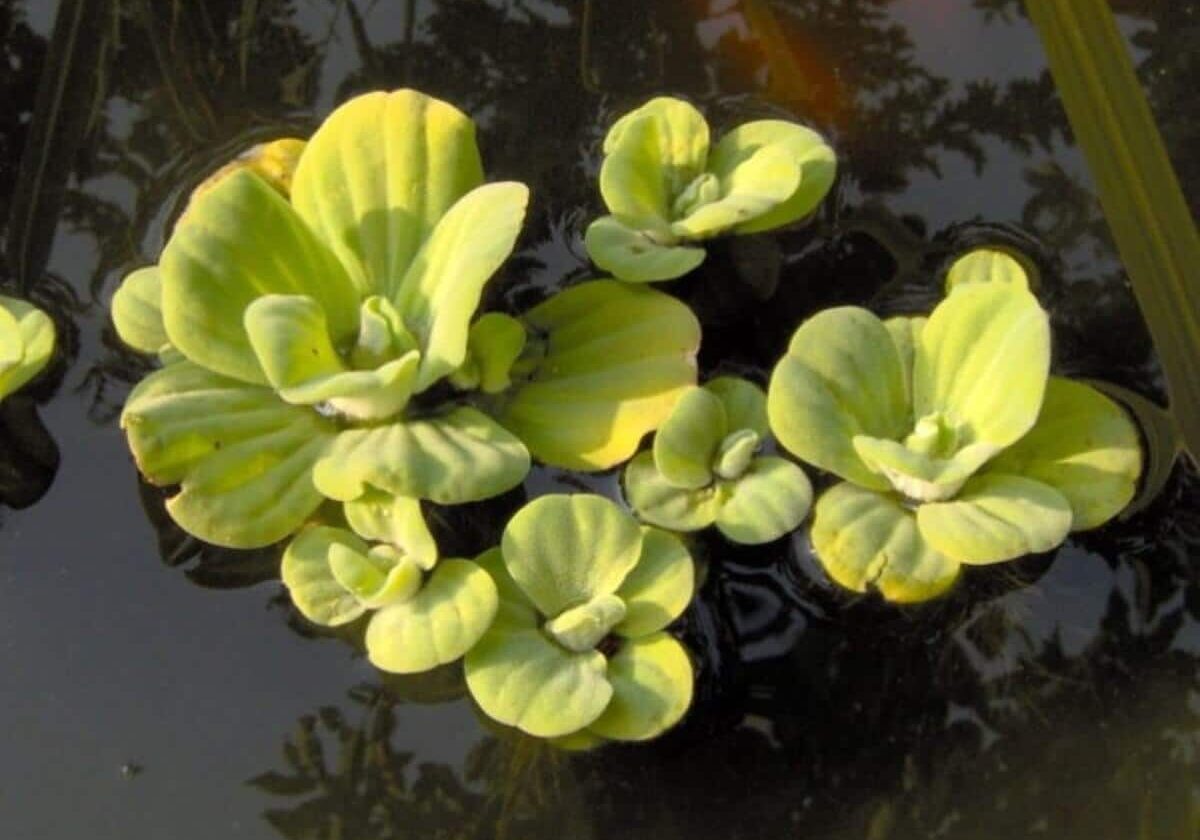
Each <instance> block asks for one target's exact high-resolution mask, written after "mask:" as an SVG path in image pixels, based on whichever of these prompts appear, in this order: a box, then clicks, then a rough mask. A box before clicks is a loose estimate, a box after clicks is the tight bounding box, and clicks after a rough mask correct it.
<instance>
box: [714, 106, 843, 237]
mask: <svg viewBox="0 0 1200 840" xmlns="http://www.w3.org/2000/svg"><path fill="white" fill-rule="evenodd" d="M762 148H775V149H779V150H782V151H784V152H786V153H787V155H788V157H789V158H790V160H791V161H792V162H793V164H794V165H795V166H797V167H799V169H800V178H799V181H798V183H797V184H796V186H795V187H794V189H793V191H792V194H791V196H790V197H789V198H788V199H787V200H786V201H784V202H783V203H781V204H779V205H778V206H776V207H774V208H773V209H771V210H770V211H769V212H766V213H764V214H762V215H760V216H757V217H755V218H752V219H749V220H747V221H746V222H744V223H743V224H741V225H739V226H738V228H737V230H736V232H737V233H757V232H760V231H764V230H773V229H774V228H778V227H782V226H784V225H787V224H791V223H792V222H795V221H799V220H800V219H803V218H805V217H807V216H809V215H811V214H812V213H813V212H814V211H815V210H816V209H817V207H818V205H820V203H821V201H822V200H823V199H824V198H825V196H826V195H827V194H828V193H829V189H830V187H832V186H833V180H834V177H835V176H836V174H837V157H836V155H834V153H833V149H831V148H829V146H828V145H827V144H826V143H825V140H824V139H823V138H822V137H821V135H819V134H817V133H816V132H815V131H813V130H812V129H809V128H805V127H804V126H802V125H797V124H796V123H791V122H787V121H785V120H757V121H754V122H748V123H745V124H744V125H740V126H738V127H737V128H735V129H733V131H730V132H729V133H728V134H726V135H725V136H724V137H722V138H721V139H720V141H719V142H718V143H717V145H716V146H715V147H713V151H712V155H711V157H710V159H709V163H708V168H709V171H711V172H714V173H716V174H718V175H720V176H722V177H724V175H725V173H727V172H731V171H733V170H734V169H735V168H736V167H737V166H739V165H740V164H741V163H742V162H743V161H745V160H746V159H748V158H749V157H751V156H752V155H754V154H755V153H756V152H757V151H758V150H759V149H762Z"/></svg>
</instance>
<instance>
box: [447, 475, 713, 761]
mask: <svg viewBox="0 0 1200 840" xmlns="http://www.w3.org/2000/svg"><path fill="white" fill-rule="evenodd" d="M479 564H480V565H481V566H483V567H484V568H485V569H487V571H488V572H489V573H490V574H491V576H492V579H493V580H494V581H495V584H496V588H497V589H498V591H499V596H500V608H499V610H498V612H497V614H496V619H495V622H494V623H493V624H492V627H491V629H489V630H488V632H487V633H486V634H485V635H484V637H483V639H482V640H481V641H480V642H479V644H478V645H476V646H475V648H474V649H472V650H471V652H470V653H468V654H467V657H466V660H465V666H466V677H467V687H468V688H469V689H470V692H471V695H472V696H473V697H474V698H475V700H476V702H477V703H478V704H479V706H480V708H482V709H483V711H484V712H485V713H487V714H488V715H489V716H490V717H492V718H494V719H495V720H497V721H500V722H501V723H504V724H507V725H509V726H514V727H517V728H518V729H521V730H523V731H524V732H527V733H529V734H530V735H535V736H538V737H543V738H556V739H564V740H562V741H560V743H563V744H564V745H567V746H573V747H579V746H589V745H591V744H594V743H598V742H600V741H602V740H605V739H612V740H618V741H641V740H645V739H647V738H653V737H654V736H656V735H658V734H660V733H662V732H663V731H665V730H666V729H668V728H670V727H671V726H673V725H675V724H676V723H677V722H678V721H679V720H680V718H682V717H683V714H684V712H686V711H687V709H688V706H689V705H690V704H691V700H692V681H693V673H692V665H691V661H690V659H689V658H688V654H687V651H686V650H685V649H684V648H683V646H682V645H681V644H680V643H679V642H677V641H676V640H675V639H674V638H673V637H672V636H670V635H668V634H667V633H666V632H664V628H666V626H667V625H668V624H670V623H671V622H672V621H673V620H674V619H675V618H677V617H678V616H679V615H680V614H681V613H682V612H683V610H684V608H685V607H686V606H687V604H688V602H689V601H690V600H691V598H692V593H693V589H694V585H695V584H694V570H693V566H692V558H691V556H690V555H689V554H688V552H687V550H686V549H685V548H684V547H683V544H682V543H680V542H679V540H678V539H677V538H675V537H674V536H672V535H670V534H668V533H666V532H665V531H659V530H657V529H654V528H647V527H642V526H639V525H638V523H637V522H636V521H635V520H634V519H633V518H632V517H631V516H629V515H628V514H626V513H624V512H622V511H621V510H620V509H619V508H618V507H617V506H616V505H615V504H613V503H612V502H610V501H608V500H607V499H605V498H603V497H600V496H595V495H573V496H565V495H552V496H543V497H541V498H539V499H535V500H534V501H533V502H530V503H529V504H528V505H526V506H525V507H524V508H522V509H521V510H520V511H519V512H518V513H517V514H516V515H515V516H514V517H513V518H512V521H510V522H509V524H508V527H507V528H505V530H504V537H503V539H502V541H501V545H500V546H499V547H498V548H496V549H493V550H492V551H490V552H488V553H486V554H485V555H483V556H482V557H481V558H479Z"/></svg>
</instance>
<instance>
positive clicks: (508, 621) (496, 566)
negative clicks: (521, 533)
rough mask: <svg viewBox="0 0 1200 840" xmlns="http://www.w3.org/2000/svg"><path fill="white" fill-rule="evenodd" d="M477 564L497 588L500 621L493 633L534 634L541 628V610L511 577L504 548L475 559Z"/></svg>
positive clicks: (497, 613) (494, 625)
mask: <svg viewBox="0 0 1200 840" xmlns="http://www.w3.org/2000/svg"><path fill="white" fill-rule="evenodd" d="M475 562H476V563H478V564H479V567H480V568H482V569H483V570H484V571H486V572H487V573H488V575H489V576H491V578H492V583H494V584H495V585H496V595H497V597H498V598H499V609H498V610H497V612H496V620H495V621H494V622H493V623H492V628H493V631H498V630H501V629H503V630H505V631H516V630H532V629H535V628H538V627H540V625H541V624H542V621H541V618H540V616H538V613H537V609H536V608H535V607H534V606H533V602H532V601H530V600H529V598H528V596H526V595H525V593H524V592H523V591H522V590H521V587H520V586H518V585H517V582H516V581H515V580H513V579H512V575H510V574H509V573H508V567H507V566H505V565H504V554H503V552H501V551H500V547H499V546H497V547H495V548H492V549H489V550H488V551H485V552H484V553H483V554H481V555H479V556H478V557H476V558H475Z"/></svg>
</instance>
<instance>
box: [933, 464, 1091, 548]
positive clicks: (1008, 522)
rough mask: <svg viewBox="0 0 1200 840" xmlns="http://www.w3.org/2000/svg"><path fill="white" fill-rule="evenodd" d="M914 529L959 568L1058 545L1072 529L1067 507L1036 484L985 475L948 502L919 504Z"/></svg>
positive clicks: (1054, 492)
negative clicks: (960, 564) (957, 564)
mask: <svg viewBox="0 0 1200 840" xmlns="http://www.w3.org/2000/svg"><path fill="white" fill-rule="evenodd" d="M917 525H918V526H919V527H920V529H921V535H922V536H923V537H924V538H925V541H926V542H928V543H929V544H930V545H931V546H933V547H934V548H935V549H937V550H938V551H940V552H941V553H942V554H944V555H946V556H947V557H950V558H951V559H953V560H956V561H958V562H959V563H971V564H983V563H999V562H1002V561H1004V560H1013V559H1015V558H1017V557H1022V556H1024V555H1026V554H1036V553H1038V552H1042V551H1050V550H1051V549H1053V548H1057V547H1058V546H1060V545H1061V544H1062V542H1063V540H1065V539H1066V538H1067V534H1068V533H1069V532H1070V530H1071V505H1070V504H1069V503H1068V502H1067V499H1066V498H1065V497H1064V496H1063V495H1062V493H1059V492H1058V491H1057V490H1055V489H1054V488H1052V487H1050V486H1049V485H1047V484H1043V483H1041V482H1040V481H1034V480H1032V479H1028V478H1021V477H1020V476H1015V475H1005V474H1002V473H988V474H986V475H979V476H976V477H975V478H972V479H971V480H970V481H968V482H967V483H966V485H965V486H964V487H963V489H962V492H961V493H959V494H958V495H957V496H956V497H955V498H954V499H953V500H951V501H948V502H936V503H931V504H925V505H921V506H920V507H919V508H918V509H917Z"/></svg>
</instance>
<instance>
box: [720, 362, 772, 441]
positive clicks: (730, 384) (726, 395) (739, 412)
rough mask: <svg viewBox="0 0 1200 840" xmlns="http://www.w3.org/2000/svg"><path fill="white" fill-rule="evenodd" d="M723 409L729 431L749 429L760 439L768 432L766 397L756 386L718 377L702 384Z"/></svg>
mask: <svg viewBox="0 0 1200 840" xmlns="http://www.w3.org/2000/svg"><path fill="white" fill-rule="evenodd" d="M704 390H706V391H708V392H709V393H711V394H714V395H715V396H716V397H717V398H718V399H720V400H721V405H723V406H724V407H725V416H726V418H728V424H727V425H728V427H729V431H731V432H733V431H737V430H738V429H749V430H750V431H752V432H754V433H755V434H757V435H758V436H759V437H760V438H765V437H766V436H767V434H768V433H769V432H770V427H769V426H768V424H767V395H766V393H765V392H764V391H763V389H762V388H760V387H759V386H758V385H756V384H754V383H753V382H750V381H748V380H745V379H742V378H741V377H738V376H718V377H717V378H716V379H710V380H709V381H708V382H705V383H704Z"/></svg>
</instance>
